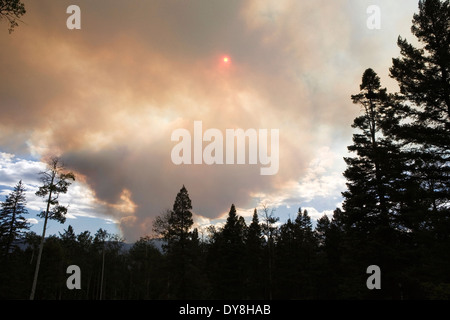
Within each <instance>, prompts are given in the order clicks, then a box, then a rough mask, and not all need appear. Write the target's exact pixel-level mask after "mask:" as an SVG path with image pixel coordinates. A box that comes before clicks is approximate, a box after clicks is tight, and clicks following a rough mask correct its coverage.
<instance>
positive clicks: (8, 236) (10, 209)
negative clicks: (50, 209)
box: [0, 180, 30, 257]
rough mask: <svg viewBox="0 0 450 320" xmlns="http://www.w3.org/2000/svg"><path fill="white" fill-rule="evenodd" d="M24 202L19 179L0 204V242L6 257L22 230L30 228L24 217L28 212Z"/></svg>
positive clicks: (23, 191)
mask: <svg viewBox="0 0 450 320" xmlns="http://www.w3.org/2000/svg"><path fill="white" fill-rule="evenodd" d="M26 203H27V202H26V198H25V186H24V185H23V183H22V180H20V181H19V182H18V183H17V185H16V186H15V187H14V190H13V191H12V192H11V193H10V194H9V195H8V196H7V197H6V199H5V201H4V202H2V205H1V211H0V244H1V246H2V249H3V253H4V255H5V256H6V257H8V255H9V253H10V250H11V249H12V246H13V243H14V240H15V239H17V238H18V237H20V236H21V235H22V234H23V231H24V230H28V229H29V228H30V224H29V223H28V222H27V221H26V219H25V217H24V215H25V214H28V210H27V209H26V207H25V206H26Z"/></svg>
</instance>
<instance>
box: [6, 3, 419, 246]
mask: <svg viewBox="0 0 450 320" xmlns="http://www.w3.org/2000/svg"><path fill="white" fill-rule="evenodd" d="M357 3H358V2H357V1H350V4H349V2H348V1H343V0H339V1H328V0H320V1H286V0H284V1H259V0H258V1H256V0H251V1H237V0H235V1H182V2H180V1H137V0H134V1H127V2H124V1H119V0H110V1H78V5H79V6H80V8H81V15H82V29H81V30H78V31H77V30H68V29H67V28H66V27H65V20H66V19H67V17H68V15H67V14H66V13H65V12H66V11H65V9H66V8H67V6H69V5H70V4H72V3H71V1H57V2H55V1H50V0H42V1H39V3H36V2H32V1H26V7H27V14H26V16H24V21H25V23H24V24H22V25H20V27H19V28H17V30H16V31H15V32H14V33H13V34H12V35H8V34H7V31H5V30H2V31H3V32H2V33H1V35H0V41H1V43H2V50H1V52H0V61H2V63H1V67H2V68H0V79H2V82H1V86H0V97H1V100H0V110H1V112H2V122H1V125H0V148H1V149H2V150H3V151H7V152H10V153H13V154H18V155H20V154H24V155H26V154H31V155H33V156H36V157H43V156H45V155H46V154H49V153H53V154H55V153H56V154H60V155H61V156H62V157H63V159H64V160H65V162H66V163H67V164H68V166H69V167H70V168H71V169H72V170H74V171H76V173H77V175H78V176H79V177H80V179H81V184H79V185H77V187H74V188H72V189H73V190H72V191H71V192H72V197H70V195H68V198H67V200H68V202H71V203H72V207H73V208H74V215H77V214H80V215H81V214H86V213H87V212H89V214H93V215H96V214H103V215H107V216H108V217H111V218H113V219H115V220H117V221H119V222H120V223H121V228H122V231H123V234H124V237H125V238H127V239H128V240H132V239H136V238H137V237H138V236H140V235H144V234H145V233H149V232H150V230H151V222H152V219H153V218H154V217H155V216H156V215H159V214H161V212H162V211H163V210H164V209H166V208H171V207H172V204H173V201H174V198H175V196H176V194H177V192H178V191H179V189H180V188H181V186H182V185H183V184H184V185H186V187H187V189H188V191H189V194H190V196H191V199H192V200H193V206H194V210H195V212H196V213H197V214H198V215H199V216H202V217H205V219H216V218H217V217H220V216H221V215H223V214H224V213H226V212H228V210H229V207H230V205H231V203H235V204H236V205H237V206H238V207H241V208H244V209H245V208H251V207H253V206H255V203H256V204H257V203H258V201H262V200H264V199H266V200H267V199H270V200H271V201H272V203H274V204H276V205H281V204H291V203H292V202H293V201H294V199H303V200H308V199H309V200H312V199H313V198H314V197H317V196H323V197H328V196H330V195H331V194H333V193H334V192H335V191H336V189H338V187H339V186H341V185H342V180H341V178H340V177H338V176H337V175H336V173H333V172H328V171H320V170H322V169H324V168H325V170H332V169H333V166H332V164H331V163H328V162H327V161H329V160H326V159H327V158H326V157H327V154H326V152H325V151H324V152H325V154H323V155H322V156H323V157H322V158H320V160H318V161H319V162H318V163H316V164H313V165H312V166H311V160H312V159H314V158H315V157H316V155H317V147H318V146H319V147H322V146H331V145H335V146H340V147H342V148H345V144H343V141H345V142H347V141H348V140H347V139H348V137H349V136H350V135H351V128H350V124H351V121H352V119H353V118H354V117H355V115H356V114H357V112H358V110H357V108H355V107H354V106H353V105H352V104H351V103H350V99H349V97H350V95H351V94H353V93H355V92H356V91H357V90H358V84H359V80H360V76H361V74H362V72H363V71H364V69H365V68H367V67H377V66H378V67H379V68H380V69H381V66H384V67H385V66H386V63H389V62H390V59H391V57H392V55H390V54H387V56H386V54H385V51H384V50H385V46H386V43H385V42H384V41H380V37H376V36H372V38H371V40H372V41H373V43H370V45H367V47H364V45H365V44H368V43H369V42H370V41H371V40H370V39H367V38H364V37H366V36H367V33H366V32H365V31H364V32H363V31H361V29H363V28H364V27H365V17H366V13H365V7H363V5H361V4H359V5H358V4H357ZM383 5H384V6H385V7H384V8H383V11H382V12H387V11H388V9H389V5H388V4H387V2H385V1H384V2H383ZM392 19H396V17H392ZM401 19H403V16H402V17H401ZM409 20H410V17H408V21H407V22H409ZM361 21H362V23H363V24H362V26H361V25H360V24H357V23H359V22H361ZM403 21H404V20H401V21H400V22H401V23H400V22H398V25H399V26H402V27H403V25H404V23H403ZM390 25H394V23H392V24H390ZM396 31H397V29H395V30H393V31H392V32H393V34H394V33H396ZM396 36H397V34H396V35H395V37H396ZM390 45H391V44H390ZM392 45H393V46H395V43H394V44H392ZM389 48H391V47H389ZM224 54H227V55H229V56H230V57H231V64H229V66H228V67H226V68H225V67H224V66H223V65H221V64H220V57H221V56H222V55H224ZM381 56H383V57H384V58H383V59H381V58H380V57H381ZM386 61H387V62H386ZM372 63H373V64H372ZM195 120H201V121H202V122H203V125H204V127H205V128H217V129H218V130H221V131H222V132H225V130H226V129H228V128H230V129H233V128H243V129H248V128H254V129H271V128H274V129H279V130H280V170H279V173H278V174H277V175H274V176H261V175H260V174H259V167H260V166H259V165H258V166H251V165H213V166H207V165H181V166H176V165H174V164H173V163H172V162H171V160H170V153H171V149H172V147H173V146H174V144H175V143H173V142H172V141H171V140H170V137H171V133H172V132H173V130H175V129H178V128H185V129H188V130H190V131H191V132H192V129H193V122H194V121H195ZM319 153H320V152H319ZM333 157H334V156H333ZM333 159H334V158H333ZM4 161H7V160H4ZM19 165H23V166H27V165H33V164H30V163H27V162H24V161H17V162H16V163H13V164H11V163H9V164H8V166H6V167H5V168H4V169H3V170H4V171H3V172H2V173H4V174H2V175H1V176H2V177H7V178H3V179H8V183H9V182H11V181H15V180H17V179H18V178H19V176H18V174H17V173H19V172H20V173H23V172H25V171H26V170H25V171H24V170H22V169H24V168H17V171H15V172H13V171H8V170H10V169H11V168H13V167H14V166H19ZM263 198H264V199H263ZM75 199H76V200H75ZM75 204H76V205H75ZM36 206H38V205H37V204H36ZM245 210H246V209H245Z"/></svg>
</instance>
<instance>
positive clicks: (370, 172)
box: [342, 69, 404, 296]
mask: <svg viewBox="0 0 450 320" xmlns="http://www.w3.org/2000/svg"><path fill="white" fill-rule="evenodd" d="M352 100H353V103H355V104H358V105H359V106H361V107H362V114H361V115H360V116H358V117H356V118H355V120H354V122H353V125H352V127H353V128H355V129H358V131H357V132H356V133H355V134H354V135H353V144H352V145H350V146H349V147H348V150H349V151H350V152H354V153H356V156H354V157H347V158H344V160H345V162H346V163H347V169H346V170H345V172H344V176H345V177H346V178H347V189H348V190H347V191H345V192H343V193H342V195H343V196H344V201H343V205H342V207H343V209H344V216H343V218H344V221H345V224H346V243H347V244H348V247H346V249H347V250H349V251H348V252H349V255H350V256H349V260H353V259H354V263H353V264H352V265H351V266H350V268H354V270H355V271H354V272H355V274H358V275H359V276H360V277H363V276H364V274H363V271H364V270H365V268H367V266H369V265H371V264H376V265H379V266H380V267H381V268H383V270H385V274H386V273H389V272H390V271H391V269H392V268H393V267H392V265H393V264H394V262H393V259H394V257H395V253H394V252H393V250H394V247H395V243H394V239H395V233H396V231H395V230H396V229H395V228H394V226H396V225H397V224H398V223H397V216H398V214H397V213H398V212H397V210H398V206H397V204H398V203H397V201H398V198H399V195H398V194H399V190H402V188H403V187H402V181H403V174H404V158H403V157H404V155H403V154H402V153H401V152H400V150H399V147H398V145H397V143H396V142H395V140H394V136H393V134H392V132H393V130H395V128H396V126H398V122H399V114H398V110H397V108H396V107H397V105H396V104H395V103H394V102H393V99H392V97H391V96H389V95H388V94H387V93H386V89H383V88H381V84H380V79H379V77H378V75H377V74H376V73H375V72H374V71H373V70H372V69H367V70H366V71H365V72H364V74H363V76H362V83H361V85H360V93H358V94H356V95H352ZM350 252H351V253H350ZM386 278H387V277H385V281H384V283H385V287H387V286H389V285H390V284H387V281H386ZM353 279H356V277H355V276H354V277H353ZM360 282H361V280H360V281H355V284H358V283H360ZM361 288H362V287H355V288H353V289H354V290H355V293H354V294H355V296H356V295H359V293H358V290H360V289H361ZM353 289H352V290H353ZM350 291H351V290H349V292H350ZM388 292H389V290H386V291H383V293H386V294H388Z"/></svg>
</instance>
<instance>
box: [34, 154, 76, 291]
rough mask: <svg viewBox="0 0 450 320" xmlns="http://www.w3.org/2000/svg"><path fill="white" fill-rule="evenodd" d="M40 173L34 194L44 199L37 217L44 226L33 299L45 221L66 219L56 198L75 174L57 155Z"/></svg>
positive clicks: (39, 260) (37, 272)
mask: <svg viewBox="0 0 450 320" xmlns="http://www.w3.org/2000/svg"><path fill="white" fill-rule="evenodd" d="M40 175H41V180H42V183H43V185H42V186H40V187H39V189H38V191H36V195H37V196H39V197H42V198H44V199H46V200H45V202H46V210H45V211H43V212H41V213H40V214H39V217H41V218H44V227H43V230H42V237H41V244H40V246H39V253H38V257H37V262H36V269H35V272H34V278H33V286H32V288H31V294H30V300H33V299H34V295H35V291H36V285H37V278H38V275H39V266H40V263H41V257H42V250H43V249H44V242H45V232H46V230H47V222H48V220H49V219H50V220H57V221H58V222H60V223H64V222H65V221H66V216H65V215H66V214H67V207H65V206H62V205H60V204H59V201H58V198H59V196H60V194H64V193H67V191H68V189H69V186H70V185H71V182H70V181H69V180H72V181H74V180H75V175H74V174H73V173H72V172H66V170H65V168H64V166H63V165H62V163H61V160H60V159H59V158H57V157H52V158H51V159H50V160H49V163H48V169H47V171H44V172H41V173H40Z"/></svg>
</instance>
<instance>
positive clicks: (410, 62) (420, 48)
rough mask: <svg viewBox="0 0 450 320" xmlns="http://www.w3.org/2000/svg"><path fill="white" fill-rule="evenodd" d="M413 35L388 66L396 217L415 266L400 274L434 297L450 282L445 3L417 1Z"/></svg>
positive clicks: (449, 58)
mask: <svg viewBox="0 0 450 320" xmlns="http://www.w3.org/2000/svg"><path fill="white" fill-rule="evenodd" d="M411 32H412V34H413V35H414V36H415V37H416V38H417V40H418V42H419V44H418V45H417V46H415V45H413V44H411V43H410V42H408V41H407V40H406V39H404V38H402V37H399V38H398V41H397V44H398V47H399V48H400V54H401V57H399V58H394V59H393V61H392V62H393V63H392V67H391V68H390V75H391V77H392V78H394V79H395V80H397V83H398V85H399V87H400V93H399V94H398V95H397V99H398V101H399V102H400V103H401V106H402V109H401V110H402V112H403V121H402V122H401V123H400V124H399V125H398V128H397V129H396V130H395V131H394V133H395V135H396V138H397V139H398V140H399V141H400V142H401V144H402V152H403V153H404V154H406V155H407V161H406V163H405V164H406V170H405V173H406V174H405V179H404V186H403V198H402V199H401V201H400V203H399V208H400V213H399V217H400V219H401V223H402V227H403V229H404V230H405V231H406V232H405V235H404V238H405V240H407V241H408V243H407V246H405V250H404V252H405V253H408V254H409V258H410V259H411V260H414V261H415V262H416V263H415V264H412V265H410V266H409V267H408V268H407V270H405V271H404V274H407V275H409V276H408V277H407V281H408V282H410V283H415V286H416V287H417V283H418V284H419V285H420V286H421V287H422V288H423V287H427V288H428V289H427V291H428V292H429V294H430V295H432V296H434V295H436V292H437V291H439V292H442V288H445V287H447V288H448V285H447V286H446V285H445V283H450V277H449V275H448V272H446V271H443V270H449V268H450V263H449V261H450V254H449V253H450V3H449V1H448V0H446V1H439V0H425V1H419V12H418V13H416V14H414V16H413V20H412V27H411ZM425 266H426V268H425ZM424 268H425V269H424ZM417 274H428V275H430V276H428V277H417ZM434 287H436V288H437V289H436V290H435V289H433V288H434ZM430 288H431V289H430ZM447 295H448V296H449V295H450V293H449V290H448V289H447Z"/></svg>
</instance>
